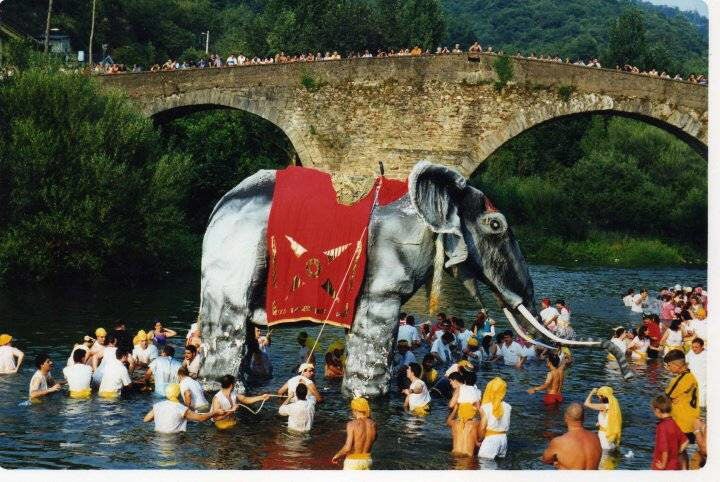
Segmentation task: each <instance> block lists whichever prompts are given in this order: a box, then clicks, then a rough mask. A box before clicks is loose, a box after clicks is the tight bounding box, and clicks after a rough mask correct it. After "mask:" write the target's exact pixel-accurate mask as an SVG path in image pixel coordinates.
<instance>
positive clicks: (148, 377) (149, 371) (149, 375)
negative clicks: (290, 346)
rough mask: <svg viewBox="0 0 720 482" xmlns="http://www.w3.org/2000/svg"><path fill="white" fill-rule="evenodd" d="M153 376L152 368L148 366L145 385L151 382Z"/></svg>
mask: <svg viewBox="0 0 720 482" xmlns="http://www.w3.org/2000/svg"><path fill="white" fill-rule="evenodd" d="M152 374H153V372H152V368H150V367H149V366H148V369H147V371H146V372H145V376H144V377H143V380H145V383H147V382H149V381H150V377H152Z"/></svg>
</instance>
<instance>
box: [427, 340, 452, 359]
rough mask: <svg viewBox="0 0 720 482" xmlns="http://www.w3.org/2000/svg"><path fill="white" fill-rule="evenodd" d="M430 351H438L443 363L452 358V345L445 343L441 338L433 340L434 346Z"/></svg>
mask: <svg viewBox="0 0 720 482" xmlns="http://www.w3.org/2000/svg"><path fill="white" fill-rule="evenodd" d="M430 353H437V354H438V356H439V357H440V360H441V361H442V362H443V363H448V362H449V361H450V360H451V358H452V355H451V353H450V345H445V344H444V343H443V342H442V339H441V338H437V339H436V340H435V341H434V342H433V344H432V348H430Z"/></svg>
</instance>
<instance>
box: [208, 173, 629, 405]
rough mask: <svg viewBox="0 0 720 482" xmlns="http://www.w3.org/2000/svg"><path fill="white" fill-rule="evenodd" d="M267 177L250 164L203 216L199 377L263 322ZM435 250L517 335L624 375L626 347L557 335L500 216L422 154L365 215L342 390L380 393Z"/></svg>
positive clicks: (221, 370) (243, 346) (237, 357)
mask: <svg viewBox="0 0 720 482" xmlns="http://www.w3.org/2000/svg"><path fill="white" fill-rule="evenodd" d="M274 183H275V171H271V170H261V171H258V172H257V173H256V174H254V175H252V176H250V177H248V178H246V179H245V180H243V181H242V182H241V183H240V184H238V185H237V186H236V187H235V188H234V189H232V190H231V191H229V192H228V193H227V194H225V196H223V198H222V199H221V200H220V201H219V202H218V203H217V205H216V206H215V208H214V210H213V212H212V214H211V215H210V220H209V224H208V227H207V230H206V232H205V237H204V240H203V252H202V281H201V303H200V313H199V320H200V324H201V331H202V338H203V340H204V343H205V347H204V348H205V354H206V355H205V359H204V362H203V366H202V367H201V371H200V378H202V379H204V380H206V381H211V380H213V379H216V378H218V377H219V376H221V375H224V374H226V373H231V374H236V373H238V372H239V370H240V367H241V363H242V360H243V357H244V356H245V355H246V353H247V346H248V343H251V342H252V340H248V332H249V330H250V329H251V328H252V327H253V326H254V325H260V326H263V325H267V316H266V313H265V290H266V280H267V271H268V269H267V264H268V263H267V261H268V260H267V245H266V232H267V227H268V218H269V215H270V208H271V205H272V202H273V190H274ZM436 250H442V251H443V253H439V252H438V254H440V255H441V256H442V260H443V261H444V269H445V270H447V271H449V272H450V273H451V275H453V276H455V277H457V278H459V279H460V281H461V282H462V283H463V284H464V285H465V287H466V288H467V289H468V291H469V292H470V294H471V295H472V296H474V297H476V298H477V289H478V287H479V286H481V284H483V285H485V286H486V287H488V288H489V289H490V291H491V292H492V293H493V294H494V295H495V298H496V299H497V301H498V303H499V305H500V306H501V307H502V308H503V311H504V312H505V314H506V315H507V316H508V320H509V321H510V323H511V325H512V326H513V328H514V329H515V330H516V332H517V333H518V334H519V335H520V336H522V337H524V338H525V339H527V340H528V341H531V342H532V343H535V344H538V345H543V346H548V345H544V344H543V343H541V342H539V341H536V340H535V339H534V338H532V337H531V336H530V334H529V333H535V332H536V331H537V332H540V333H541V334H543V335H545V336H546V337H547V338H549V340H550V341H551V342H554V343H557V344H563V345H567V346H587V347H602V348H604V349H606V350H608V351H609V352H610V353H612V354H613V355H614V356H615V357H616V359H617V360H618V362H619V365H620V368H621V369H622V371H623V373H624V374H625V373H628V367H627V362H626V360H625V356H624V353H621V352H620V350H618V349H617V348H616V347H615V345H613V344H612V343H609V342H608V341H596V340H582V341H581V340H563V339H560V338H557V337H556V336H555V335H554V334H553V333H552V332H549V331H548V330H546V329H545V327H544V326H543V325H542V323H540V322H539V321H538V318H537V315H536V313H535V309H534V306H535V303H534V290H533V283H532V279H531V278H530V275H529V272H528V266H527V263H526V262H525V259H524V258H523V255H522V253H521V251H520V248H519V246H518V244H517V241H516V240H515V237H514V236H513V233H512V230H511V229H510V227H509V226H508V223H507V221H506V219H505V216H503V214H502V213H501V212H499V211H498V210H497V209H496V208H495V207H494V206H493V204H492V203H491V202H490V200H489V199H488V198H487V197H486V196H485V195H484V194H483V193H482V192H481V191H479V190H478V189H476V188H474V187H472V186H469V185H468V184H467V182H466V179H465V178H464V177H463V176H462V175H461V174H460V173H458V172H457V171H456V170H454V169H451V168H448V167H445V166H440V165H435V164H431V163H429V162H427V161H422V162H419V163H418V164H416V165H415V167H414V168H413V170H412V172H411V174H410V176H409V178H408V193H407V194H406V195H404V196H403V197H401V198H400V199H398V200H397V201H395V202H392V203H390V204H387V205H385V206H379V205H377V206H375V208H374V209H373V211H372V213H371V217H370V224H369V228H368V243H367V264H366V272H365V278H364V281H363V285H362V287H361V288H360V293H359V296H358V300H357V303H356V310H355V318H354V322H353V325H352V329H351V330H350V333H349V334H348V336H347V341H346V347H347V351H348V356H347V362H346V367H345V377H344V380H343V391H344V392H345V393H346V394H349V393H354V394H362V395H365V396H377V395H383V394H385V393H387V391H388V389H389V381H390V373H389V367H388V360H389V359H390V354H391V353H392V350H393V342H394V340H393V331H394V328H395V325H396V323H397V319H398V313H399V311H400V307H401V306H402V304H403V303H405V302H406V301H407V300H408V299H409V298H410V297H411V296H412V295H413V294H414V293H415V292H416V291H417V290H418V289H419V288H420V287H422V286H424V285H425V284H426V282H427V280H428V279H429V278H430V277H431V276H432V275H433V271H434V270H433V267H434V266H436V263H435V262H434V260H435V259H436ZM518 319H520V320H521V322H518V321H517V320H518ZM521 323H522V324H521ZM526 328H527V330H526ZM250 338H253V337H250Z"/></svg>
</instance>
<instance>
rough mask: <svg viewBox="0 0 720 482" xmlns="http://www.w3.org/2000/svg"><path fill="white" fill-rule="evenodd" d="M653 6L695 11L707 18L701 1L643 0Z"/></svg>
mask: <svg viewBox="0 0 720 482" xmlns="http://www.w3.org/2000/svg"><path fill="white" fill-rule="evenodd" d="M644 1H646V2H649V3H652V4H655V5H668V6H670V7H677V8H679V9H680V10H690V11H692V10H695V11H696V12H698V13H699V14H700V15H703V16H704V17H707V16H708V7H707V3H706V2H705V1H703V0H644Z"/></svg>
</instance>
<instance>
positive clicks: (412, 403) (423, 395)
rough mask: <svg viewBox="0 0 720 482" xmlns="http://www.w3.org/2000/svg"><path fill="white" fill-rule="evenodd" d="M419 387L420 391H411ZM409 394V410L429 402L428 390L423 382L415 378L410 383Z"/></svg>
mask: <svg viewBox="0 0 720 482" xmlns="http://www.w3.org/2000/svg"><path fill="white" fill-rule="evenodd" d="M418 388H419V389H421V391H420V393H413V392H412V390H417V389H418ZM410 390H411V392H410V395H409V396H408V405H409V408H410V410H415V409H416V408H418V407H422V406H424V405H427V404H428V403H430V391H429V390H428V388H427V385H425V382H423V381H422V380H420V379H419V378H416V379H415V381H414V382H412V383H411V384H410Z"/></svg>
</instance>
